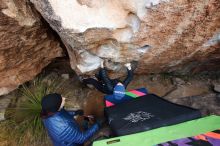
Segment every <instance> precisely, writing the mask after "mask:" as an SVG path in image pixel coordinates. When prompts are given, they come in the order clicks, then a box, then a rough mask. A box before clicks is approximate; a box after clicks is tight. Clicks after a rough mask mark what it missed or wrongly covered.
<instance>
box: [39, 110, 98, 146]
mask: <svg viewBox="0 0 220 146" xmlns="http://www.w3.org/2000/svg"><path fill="white" fill-rule="evenodd" d="M74 115H75V112H68V111H66V110H64V109H62V110H61V111H59V112H57V113H55V114H54V115H52V116H50V117H48V118H44V119H43V123H44V126H45V128H46V129H47V132H48V135H49V137H50V138H51V140H52V141H53V144H54V146H77V145H78V144H83V143H84V142H85V141H86V140H88V139H89V138H90V137H91V136H93V135H94V133H95V132H96V131H98V125H97V124H95V125H93V126H92V127H91V128H89V129H88V130H87V131H85V132H82V131H80V129H79V125H78V124H77V123H76V121H75V120H74V118H73V116H74Z"/></svg>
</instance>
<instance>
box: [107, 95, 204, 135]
mask: <svg viewBox="0 0 220 146" xmlns="http://www.w3.org/2000/svg"><path fill="white" fill-rule="evenodd" d="M105 116H106V117H107V119H108V123H109V125H110V127H111V129H112V131H113V132H114V134H115V135H116V136H122V135H127V134H133V133H137V132H141V131H147V130H150V129H154V128H159V127H163V126H168V125H173V124H178V123H181V122H185V121H189V120H193V119H196V118H200V117H201V113H200V112H199V110H196V109H193V108H189V107H186V106H182V105H178V104H174V103H171V102H169V101H167V100H164V99H163V98H161V97H158V96H157V95H154V94H148V95H145V96H142V97H139V98H136V99H133V100H130V101H127V102H124V103H121V104H118V105H115V106H112V107H107V108H105Z"/></svg>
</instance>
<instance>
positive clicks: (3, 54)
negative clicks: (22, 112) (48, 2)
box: [0, 0, 62, 95]
mask: <svg viewBox="0 0 220 146" xmlns="http://www.w3.org/2000/svg"><path fill="white" fill-rule="evenodd" d="M42 20H43V19H42V17H41V16H40V15H39V14H38V12H37V11H36V10H35V8H34V7H33V6H31V3H30V2H28V1H27V0H1V1H0V95H3V94H7V93H9V92H10V91H12V90H13V89H15V88H17V87H18V86H19V85H20V84H22V83H24V82H26V81H28V80H31V79H33V78H34V77H35V76H36V75H37V74H38V73H40V72H41V70H42V68H44V67H45V66H47V65H48V64H49V63H50V62H51V61H52V59H53V58H56V57H60V56H62V49H61V47H60V46H59V44H60V43H59V41H57V40H56V38H55V37H54V34H53V33H52V31H50V30H49V29H48V28H50V27H48V25H46V23H45V22H44V23H43V21H42Z"/></svg>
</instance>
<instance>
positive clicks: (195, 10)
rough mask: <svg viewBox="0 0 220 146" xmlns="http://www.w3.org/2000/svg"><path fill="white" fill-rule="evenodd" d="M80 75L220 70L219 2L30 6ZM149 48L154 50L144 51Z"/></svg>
mask: <svg viewBox="0 0 220 146" xmlns="http://www.w3.org/2000/svg"><path fill="white" fill-rule="evenodd" d="M31 1H32V3H33V4H34V5H35V7H36V8H37V10H38V11H39V12H40V13H41V14H42V16H43V17H44V18H45V19H46V20H47V21H48V22H49V24H50V25H51V27H52V28H53V29H54V30H56V31H57V32H58V34H59V35H60V37H61V39H62V40H63V42H64V44H65V45H66V47H67V50H68V53H69V56H70V60H71V66H72V68H73V69H74V70H76V71H77V73H78V74H80V73H87V72H90V71H93V70H95V69H97V68H98V67H99V66H100V62H101V61H102V60H106V62H107V60H108V62H107V67H108V68H110V69H113V70H114V69H118V68H120V67H121V66H120V65H119V66H116V65H118V64H117V63H118V62H120V63H124V62H128V61H131V60H139V61H140V63H139V68H138V70H137V71H138V72H139V73H152V72H165V71H166V72H167V71H168V72H172V71H175V72H180V73H191V72H199V71H202V70H210V69H219V66H220V65H219V63H218V62H219V60H220V51H219V50H220V49H219V46H220V45H219V41H220V39H219V37H220V11H219V9H220V2H219V0H194V1H189V0H175V1H174V0H120V1H118V0H66V1H65V2H64V1H60V0H31ZM146 45H149V46H150V47H144V49H143V48H142V49H139V48H141V47H143V46H146Z"/></svg>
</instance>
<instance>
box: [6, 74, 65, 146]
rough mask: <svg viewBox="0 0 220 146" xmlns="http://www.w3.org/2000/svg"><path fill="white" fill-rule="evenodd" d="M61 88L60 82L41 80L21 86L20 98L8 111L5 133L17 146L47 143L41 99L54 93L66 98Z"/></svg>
mask: <svg viewBox="0 0 220 146" xmlns="http://www.w3.org/2000/svg"><path fill="white" fill-rule="evenodd" d="M62 86H63V82H62V81H61V80H57V79H56V80H55V79H53V80H43V79H42V78H39V79H36V80H34V81H33V82H32V83H29V85H28V84H26V85H22V87H21V88H20V94H21V97H19V101H18V102H17V105H16V107H14V108H11V109H9V110H8V114H7V115H8V118H7V119H8V120H7V131H8V134H9V136H10V137H11V138H13V139H16V142H17V145H25V142H26V143H27V141H28V143H29V144H30V143H32V145H39V144H40V145H42V143H47V142H48V140H47V139H48V138H47V134H46V131H45V129H44V126H43V123H42V120H41V117H40V112H41V99H42V97H43V96H44V95H46V94H49V93H54V92H57V93H62V95H64V96H67V93H65V90H62ZM61 90H62V91H61ZM45 145H46V144H45Z"/></svg>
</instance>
